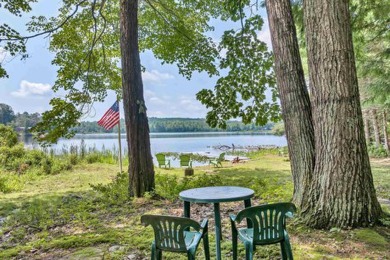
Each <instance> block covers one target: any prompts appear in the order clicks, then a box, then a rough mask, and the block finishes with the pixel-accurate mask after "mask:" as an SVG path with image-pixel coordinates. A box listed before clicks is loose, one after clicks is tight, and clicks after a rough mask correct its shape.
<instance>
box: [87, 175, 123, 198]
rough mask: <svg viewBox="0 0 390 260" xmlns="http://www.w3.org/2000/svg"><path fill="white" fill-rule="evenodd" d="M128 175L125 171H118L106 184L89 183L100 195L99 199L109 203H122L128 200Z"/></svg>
mask: <svg viewBox="0 0 390 260" xmlns="http://www.w3.org/2000/svg"><path fill="white" fill-rule="evenodd" d="M128 185H129V177H128V175H127V173H118V174H117V175H116V176H115V178H114V180H113V181H112V182H111V183H108V184H105V185H103V184H98V185H91V187H92V189H93V190H94V191H96V192H98V193H100V194H101V195H103V196H102V197H101V200H102V201H103V202H106V203H108V204H111V205H123V204H124V203H126V202H128V201H129V192H128Z"/></svg>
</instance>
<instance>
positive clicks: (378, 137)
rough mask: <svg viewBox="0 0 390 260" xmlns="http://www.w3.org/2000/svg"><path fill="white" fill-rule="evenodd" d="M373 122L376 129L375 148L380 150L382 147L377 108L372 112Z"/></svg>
mask: <svg viewBox="0 0 390 260" xmlns="http://www.w3.org/2000/svg"><path fill="white" fill-rule="evenodd" d="M371 120H372V126H373V128H374V137H375V146H376V148H379V147H380V146H381V135H380V130H379V124H378V115H377V113H376V109H375V108H373V109H372V110H371Z"/></svg>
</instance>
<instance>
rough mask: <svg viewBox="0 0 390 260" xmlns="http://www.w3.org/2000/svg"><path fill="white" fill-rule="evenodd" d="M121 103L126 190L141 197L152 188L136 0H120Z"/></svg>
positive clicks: (151, 165) (152, 170)
mask: <svg viewBox="0 0 390 260" xmlns="http://www.w3.org/2000/svg"><path fill="white" fill-rule="evenodd" d="M120 19H121V21H120V24H121V53H122V59H121V61H122V89H123V97H124V99H123V107H124V110H125V111H126V113H125V121H126V133H127V144H128V145H127V146H128V148H129V182H130V183H129V194H130V195H131V196H137V197H141V196H142V195H143V194H144V193H145V192H146V191H152V190H153V189H154V166H153V159H152V155H151V152H150V139H149V125H148V117H147V116H146V107H145V101H144V95H143V85H142V76H141V62H140V57H139V48H138V0H121V13H120Z"/></svg>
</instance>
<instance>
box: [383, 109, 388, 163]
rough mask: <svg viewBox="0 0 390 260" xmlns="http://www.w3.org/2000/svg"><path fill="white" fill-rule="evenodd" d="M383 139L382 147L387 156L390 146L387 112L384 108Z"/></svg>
mask: <svg viewBox="0 0 390 260" xmlns="http://www.w3.org/2000/svg"><path fill="white" fill-rule="evenodd" d="M382 118H383V139H384V144H383V145H384V147H385V149H386V152H387V156H390V147H389V136H388V135H387V113H386V110H383V117H382Z"/></svg>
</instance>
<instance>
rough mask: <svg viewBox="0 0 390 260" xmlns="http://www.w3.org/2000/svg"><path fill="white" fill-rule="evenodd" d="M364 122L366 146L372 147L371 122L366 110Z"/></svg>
mask: <svg viewBox="0 0 390 260" xmlns="http://www.w3.org/2000/svg"><path fill="white" fill-rule="evenodd" d="M363 121H364V135H365V137H366V144H367V145H370V143H371V140H370V123H369V122H370V121H369V115H368V111H367V110H365V111H364V113H363Z"/></svg>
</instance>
